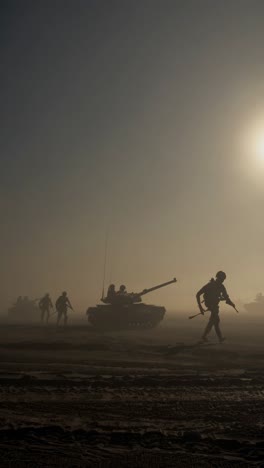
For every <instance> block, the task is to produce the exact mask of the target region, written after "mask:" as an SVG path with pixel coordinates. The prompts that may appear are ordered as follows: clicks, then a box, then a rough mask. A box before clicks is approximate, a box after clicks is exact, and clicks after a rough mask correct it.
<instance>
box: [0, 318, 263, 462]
mask: <svg viewBox="0 0 264 468" xmlns="http://www.w3.org/2000/svg"><path fill="white" fill-rule="evenodd" d="M241 322H242V325H241V324H240V327H241V329H240V331H239V330H237V329H234V330H235V331H234V332H233V335H232V334H231V338H232V339H231V341H230V342H229V341H227V342H226V343H225V344H223V345H218V344H217V343H216V341H214V338H212V342H211V343H210V344H209V345H200V344H198V343H197V342H196V341H197V340H196V339H195V338H196V336H198V331H199V330H198V328H192V330H191V336H190V330H189V329H187V328H186V329H185V328H184V327H182V328H179V327H177V326H176V324H175V323H174V322H170V323H169V324H166V323H165V324H164V325H163V327H162V328H160V329H158V330H153V331H144V332H133V333H132V332H130V333H121V332H120V333H119V334H114V333H103V334H100V333H94V332H93V331H91V330H90V329H88V328H86V327H77V326H76V327H69V328H68V329H67V330H59V331H56V330H55V329H54V328H53V327H49V328H46V329H44V328H40V327H33V326H31V327H30V326H27V327H15V326H2V328H1V330H0V356H1V357H0V409H1V411H0V466H1V468H2V467H3V468H4V467H18V468H19V467H36V468H37V467H59V466H60V467H126V468H130V467H131V468H132V467H133V468H134V467H153V468H155V467H171V468H174V467H201V468H202V467H217V468H221V467H241V468H242V467H248V466H257V467H263V468H264V373H263V369H264V344H263V343H262V335H261V327H260V325H261V324H260V323H256V324H255V327H254V326H253V325H252V326H251V329H250V330H249V329H248V327H247V325H246V324H245V321H244V322H243V320H242V321H241ZM229 326H230V330H232V326H233V325H232V323H230V324H229ZM261 326H262V325H261ZM195 327H198V325H197V324H195ZM235 332H236V333H235ZM246 334H247V336H248V339H247V340H246V344H245V338H244V337H245V336H246Z"/></svg>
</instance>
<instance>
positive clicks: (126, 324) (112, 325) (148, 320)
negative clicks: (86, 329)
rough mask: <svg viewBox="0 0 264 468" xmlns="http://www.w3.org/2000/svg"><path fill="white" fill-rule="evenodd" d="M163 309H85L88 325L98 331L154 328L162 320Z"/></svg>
mask: <svg viewBox="0 0 264 468" xmlns="http://www.w3.org/2000/svg"><path fill="white" fill-rule="evenodd" d="M165 312H166V309H165V307H161V306H155V305H146V304H127V305H120V306H118V305H110V304H108V305H97V306H96V307H89V309H87V312H86V314H87V318H88V322H89V323H90V325H92V326H93V327H94V328H96V329H100V330H131V329H132V330H133V329H137V330H138V329H150V328H154V327H156V326H157V325H159V323H160V322H161V321H162V320H163V318H164V315H165Z"/></svg>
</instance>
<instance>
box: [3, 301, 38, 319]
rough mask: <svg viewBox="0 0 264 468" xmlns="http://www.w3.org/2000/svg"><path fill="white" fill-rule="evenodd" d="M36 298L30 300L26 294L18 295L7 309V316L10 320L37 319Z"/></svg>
mask: <svg viewBox="0 0 264 468" xmlns="http://www.w3.org/2000/svg"><path fill="white" fill-rule="evenodd" d="M36 301H37V299H36V300H30V299H29V298H28V297H27V296H25V297H21V296H20V297H18V298H17V300H16V302H15V304H14V305H13V306H12V307H10V308H9V309H8V317H9V318H10V319H12V321H15V322H20V323H24V322H27V321H38V320H39V314H40V311H39V308H38V306H37V304H36Z"/></svg>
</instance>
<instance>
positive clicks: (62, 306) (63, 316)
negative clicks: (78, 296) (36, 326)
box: [13, 291, 73, 325]
mask: <svg viewBox="0 0 264 468" xmlns="http://www.w3.org/2000/svg"><path fill="white" fill-rule="evenodd" d="M37 302H38V307H39V309H40V312H41V314H40V318H41V322H43V323H44V322H45V323H48V322H49V319H50V317H51V315H55V314H57V325H59V324H60V322H61V321H62V320H63V322H64V325H67V320H68V315H67V310H68V309H71V310H73V308H72V305H71V302H70V300H69V298H68V296H67V292H66V291H63V293H62V294H61V295H60V296H59V297H58V299H57V300H56V302H55V310H54V307H53V303H52V300H51V298H50V295H49V293H46V294H45V295H44V296H43V297H42V298H41V299H36V300H32V301H31V300H30V299H29V298H28V296H24V297H22V296H19V297H18V298H17V301H16V303H15V304H14V307H13V308H15V309H17V310H18V311H22V312H23V311H28V310H35V309H36V303H37Z"/></svg>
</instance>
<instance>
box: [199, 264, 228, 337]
mask: <svg viewBox="0 0 264 468" xmlns="http://www.w3.org/2000/svg"><path fill="white" fill-rule="evenodd" d="M225 279H226V274H225V273H224V272H223V271H218V273H216V278H215V279H214V278H212V279H211V281H210V282H209V283H207V284H206V285H205V286H204V287H203V288H202V289H200V291H198V293H197V294H196V299H197V303H198V306H199V309H200V312H201V314H202V315H204V312H205V311H204V309H203V307H202V304H201V295H203V302H204V304H205V306H206V307H207V309H208V310H209V311H210V312H211V316H210V319H209V322H208V324H207V326H206V328H205V330H204V333H203V336H202V339H203V341H207V335H208V333H209V332H210V331H211V329H212V327H214V328H215V331H216V334H217V336H218V339H219V341H220V343H221V342H222V341H224V339H225V338H223V336H222V333H221V330H220V326H219V322H220V319H219V302H220V301H225V302H226V304H228V305H231V306H232V307H235V304H234V303H233V302H232V301H231V299H230V298H229V296H228V294H227V291H226V288H225V286H224V285H223V282H224V281H225Z"/></svg>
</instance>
